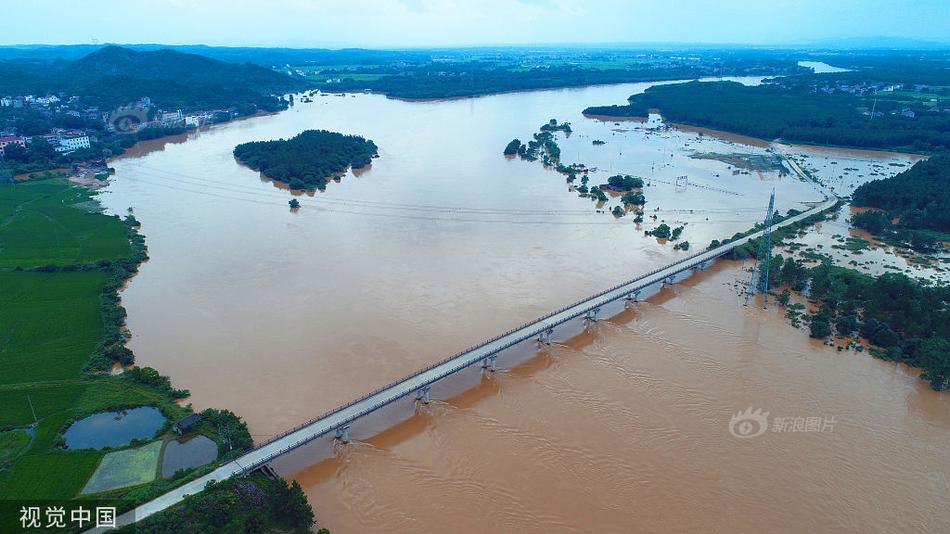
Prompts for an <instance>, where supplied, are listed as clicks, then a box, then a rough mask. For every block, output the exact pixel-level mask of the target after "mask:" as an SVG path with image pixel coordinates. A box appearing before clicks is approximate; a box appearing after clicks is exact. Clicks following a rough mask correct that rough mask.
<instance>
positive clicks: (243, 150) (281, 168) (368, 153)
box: [234, 130, 377, 189]
mask: <svg viewBox="0 0 950 534" xmlns="http://www.w3.org/2000/svg"><path fill="white" fill-rule="evenodd" d="M234 156H235V157H236V158H238V159H239V160H240V161H241V162H242V163H244V164H245V165H247V166H249V167H251V168H252V169H255V170H259V171H261V172H262V173H264V175H265V176H267V177H268V178H271V179H274V180H278V181H281V182H285V183H287V184H289V185H290V187H291V188H293V189H324V188H325V187H326V184H327V179H328V178H330V177H331V176H334V175H337V174H340V173H342V172H344V171H345V170H346V169H347V168H348V167H353V168H354V169H359V168H361V167H365V166H367V165H369V164H370V163H371V162H372V158H373V157H375V156H377V149H376V144H375V143H373V142H372V141H369V140H366V139H364V138H362V137H359V136H357V135H343V134H340V133H336V132H328V131H326V130H307V131H305V132H303V133H301V134H299V135H297V136H296V137H293V138H291V139H278V140H276V141H254V142H250V143H242V144H240V145H238V146H236V147H235V148H234Z"/></svg>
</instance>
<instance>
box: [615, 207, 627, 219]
mask: <svg viewBox="0 0 950 534" xmlns="http://www.w3.org/2000/svg"><path fill="white" fill-rule="evenodd" d="M611 213H613V215H614V217H623V216H624V215H626V213H627V212H625V211H624V209H623V208H621V207H620V206H614V209H613V210H612V211H611Z"/></svg>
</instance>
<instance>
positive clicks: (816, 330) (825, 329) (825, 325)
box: [809, 314, 831, 339]
mask: <svg viewBox="0 0 950 534" xmlns="http://www.w3.org/2000/svg"><path fill="white" fill-rule="evenodd" d="M809 329H810V331H811V337H813V338H815V339H824V338H826V337H828V336H830V335H831V323H829V322H828V317H826V316H824V315H821V314H818V315H812V316H811V324H810V325H809Z"/></svg>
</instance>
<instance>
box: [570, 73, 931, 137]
mask: <svg viewBox="0 0 950 534" xmlns="http://www.w3.org/2000/svg"><path fill="white" fill-rule="evenodd" d="M825 79H828V78H822V80H825ZM796 81H797V80H796ZM908 105H912V104H904V103H901V102H896V101H891V100H886V99H884V98H881V99H880V100H879V101H878V102H877V103H876V104H875V102H874V99H872V98H865V97H859V96H856V95H853V94H847V93H833V94H827V93H825V92H822V91H816V90H814V89H813V88H812V87H809V86H807V85H806V84H802V83H796V84H795V85H791V84H786V85H781V84H778V83H769V84H763V85H759V86H744V85H741V84H738V83H735V82H690V83H684V84H675V85H661V86H654V87H651V88H649V89H648V90H647V91H646V92H645V93H642V94H638V95H633V96H631V97H630V100H629V104H627V105H623V106H595V107H590V108H587V109H585V110H584V113H585V114H588V115H607V116H617V117H632V116H644V115H646V114H647V113H648V111H649V110H650V109H653V108H657V109H659V110H660V113H661V114H662V115H663V117H664V119H666V120H669V121H672V122H678V123H684V124H691V125H694V126H702V127H708V128H714V129H717V130H725V131H729V132H734V133H738V134H743V135H749V136H753V137H760V138H763V139H776V138H781V139H783V140H785V141H793V142H804V143H814V144H821V145H839V146H851V147H863V148H879V149H895V150H913V151H939V150H950V114H948V113H939V112H929V111H923V110H921V109H919V108H918V111H917V112H916V113H915V115H916V116H915V117H906V116H902V115H900V114H899V112H900V111H901V110H902V109H903V108H904V107H905V106H908ZM875 106H876V108H875ZM872 110H875V111H872ZM892 112H893V113H892ZM869 113H874V116H873V118H872V117H871V116H870V115H869Z"/></svg>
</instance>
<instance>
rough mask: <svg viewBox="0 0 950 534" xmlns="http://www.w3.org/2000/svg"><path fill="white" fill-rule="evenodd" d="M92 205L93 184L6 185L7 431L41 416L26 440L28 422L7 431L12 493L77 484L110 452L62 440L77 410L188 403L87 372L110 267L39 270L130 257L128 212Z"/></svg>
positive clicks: (0, 254) (3, 370)
mask: <svg viewBox="0 0 950 534" xmlns="http://www.w3.org/2000/svg"><path fill="white" fill-rule="evenodd" d="M94 208H95V202H94V200H93V198H92V196H91V195H90V193H89V192H87V191H85V190H82V189H80V188H78V187H74V186H70V185H68V184H66V183H65V182H63V181H61V180H42V181H35V182H24V183H20V184H17V185H15V186H0V431H7V430H11V429H16V428H26V427H28V426H31V425H33V424H34V422H35V423H36V426H35V428H34V437H33V440H32V442H29V445H28V446H27V447H22V446H19V445H18V443H19V441H17V442H16V443H14V442H12V440H19V436H20V435H25V432H22V431H16V432H3V433H2V434H0V436H4V438H3V445H4V447H3V448H4V450H5V452H7V450H8V449H9V450H10V451H12V446H17V450H16V452H15V453H14V452H10V453H9V454H8V455H5V456H4V457H5V458H6V465H2V464H0V495H2V496H4V497H9V498H44V499H54V498H72V497H75V496H76V495H77V494H78V493H79V491H80V490H81V489H82V488H83V486H84V485H85V484H86V481H87V480H88V479H89V477H90V476H91V475H92V474H93V472H94V471H95V469H96V465H98V463H99V461H100V460H101V459H102V457H103V455H104V453H103V452H100V451H94V450H82V451H67V450H63V449H62V448H61V447H60V446H59V439H60V433H61V431H62V430H63V429H64V428H65V427H66V426H67V425H68V424H69V423H70V422H72V421H74V420H76V419H78V418H81V417H84V416H85V415H88V414H91V413H94V412H97V411H101V410H105V409H110V408H119V407H131V406H136V405H152V406H158V407H159V408H161V409H162V411H163V412H165V413H166V415H169V416H170V417H172V418H174V417H180V416H182V415H183V414H184V413H186V410H185V409H184V408H182V407H180V406H178V405H177V404H176V403H175V401H174V399H172V398H171V397H170V396H169V395H168V394H166V393H164V392H162V391H160V390H158V389H156V388H154V387H151V386H146V385H143V384H139V383H136V382H133V381H131V380H128V379H126V378H123V377H114V376H103V375H91V374H87V373H84V371H83V368H84V367H85V365H86V364H87V362H89V359H90V357H91V356H92V354H93V352H94V351H95V350H96V346H97V344H98V343H99V341H100V340H101V339H102V336H103V320H102V313H101V307H100V300H101V297H102V294H103V289H104V286H105V284H106V283H107V281H108V279H109V277H110V276H111V274H110V272H109V271H107V270H105V269H95V270H84V271H79V270H61V271H58V272H39V271H35V270H31V269H32V268H33V267H37V266H43V265H48V264H57V265H71V264H76V263H81V264H88V263H96V262H99V261H101V260H115V259H120V258H125V257H128V256H129V255H130V253H131V248H130V245H129V241H128V237H127V233H126V228H125V226H124V224H123V223H122V221H120V220H119V219H117V218H115V217H109V216H106V215H102V214H99V213H96V210H95V209H94ZM15 267H16V268H17V269H16V270H14V268H15ZM34 414H35V421H34ZM7 436H14V437H7ZM7 441H11V443H9V445H10V446H11V447H7V445H8V444H7Z"/></svg>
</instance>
